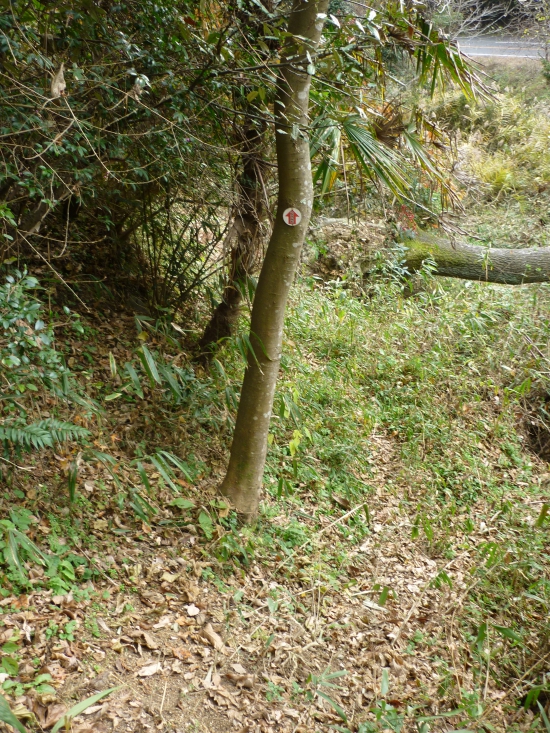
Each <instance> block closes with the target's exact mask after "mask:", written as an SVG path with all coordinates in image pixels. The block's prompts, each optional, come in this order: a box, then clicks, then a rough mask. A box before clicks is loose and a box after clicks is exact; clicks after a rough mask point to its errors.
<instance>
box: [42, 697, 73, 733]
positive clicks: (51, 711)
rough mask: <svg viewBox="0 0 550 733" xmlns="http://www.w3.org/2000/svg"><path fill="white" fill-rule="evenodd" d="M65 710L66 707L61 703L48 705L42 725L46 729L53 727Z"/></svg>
mask: <svg viewBox="0 0 550 733" xmlns="http://www.w3.org/2000/svg"><path fill="white" fill-rule="evenodd" d="M66 712H67V708H66V706H65V705H63V704H62V703H56V704H55V705H50V707H49V708H48V712H47V713H46V720H45V721H44V723H43V727H44V728H46V729H47V728H53V726H54V725H55V724H56V723H57V721H58V720H60V719H61V718H62V717H63V716H64V715H65V713H66Z"/></svg>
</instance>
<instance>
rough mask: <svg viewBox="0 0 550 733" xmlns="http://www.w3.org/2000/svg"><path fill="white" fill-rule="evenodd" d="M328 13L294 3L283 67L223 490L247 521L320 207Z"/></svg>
mask: <svg viewBox="0 0 550 733" xmlns="http://www.w3.org/2000/svg"><path fill="white" fill-rule="evenodd" d="M327 8H328V0H310V2H305V1H304V0H294V2H293V5H292V10H291V13H290V18H289V24H288V32H289V37H288V39H287V41H286V43H285V47H284V49H283V53H282V56H283V59H286V60H292V65H288V66H287V65H286V64H285V65H284V66H283V70H282V71H281V73H280V75H279V83H278V94H277V98H276V100H275V129H276V148H277V165H278V176H279V195H278V201H277V214H276V218H275V224H274V227H273V232H272V234H271V239H270V241H269V245H268V248H267V252H266V256H265V259H264V263H263V266H262V270H261V273H260V277H259V280H258V285H257V288H256V295H255V297H254V303H253V307H252V320H251V324H250V341H251V344H252V346H253V349H254V354H249V355H248V363H247V368H246V372H245V377H244V382H243V387H242V391H241V399H240V402H239V409H238V413H237V421H236V424H235V432H234V435H233V443H232V446H231V456H230V459H229V466H228V469H227V474H226V476H225V478H224V480H223V482H222V484H221V487H220V491H221V493H222V494H224V495H225V496H227V497H228V498H229V499H230V500H231V502H232V503H233V505H234V506H235V508H236V509H237V511H238V512H239V513H240V514H241V515H242V517H243V518H244V519H246V520H247V521H250V520H252V519H254V517H255V516H256V514H257V511H258V503H259V498H260V491H261V486H262V479H263V473H264V466H265V459H266V453H267V436H268V431H269V421H270V417H271V411H272V408H273V397H274V394H275V386H276V382H277V375H278V372H279V363H280V358H281V347H282V338H283V327H284V317H285V309H286V302H287V298H288V293H289V290H290V287H291V285H292V282H293V280H294V275H295V273H296V268H297V266H298V263H299V260H300V253H301V250H302V245H303V243H304V238H305V235H306V231H307V228H308V224H309V219H310V216H311V209H312V205H313V185H312V180H311V162H310V155H309V140H308V137H307V128H308V104H309V89H310V85H311V76H310V75H309V74H308V73H307V66H308V63H309V62H308V59H307V53H306V52H307V51H309V53H310V54H311V55H313V53H314V52H315V50H316V48H317V46H318V44H319V40H320V38H321V33H322V30H323V25H324V19H323V17H319V14H324V13H326V11H327ZM291 207H292V208H297V209H299V210H300V212H301V214H302V220H301V222H300V224H298V225H297V226H293V227H291V226H288V224H286V223H285V222H284V221H283V212H284V211H285V209H287V208H291Z"/></svg>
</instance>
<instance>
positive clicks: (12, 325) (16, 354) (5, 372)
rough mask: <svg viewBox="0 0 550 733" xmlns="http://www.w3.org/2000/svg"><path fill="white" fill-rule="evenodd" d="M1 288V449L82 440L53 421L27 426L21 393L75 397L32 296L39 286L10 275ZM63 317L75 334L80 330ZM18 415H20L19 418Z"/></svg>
mask: <svg viewBox="0 0 550 733" xmlns="http://www.w3.org/2000/svg"><path fill="white" fill-rule="evenodd" d="M5 280H6V281H5V284H4V285H2V286H0V326H1V328H2V331H1V337H0V368H1V372H0V377H1V379H2V382H3V389H2V394H1V395H0V405H2V404H3V405H4V410H3V411H4V415H5V417H4V420H3V424H2V425H0V445H1V446H2V447H3V449H4V453H5V454H8V453H9V452H10V451H11V450H15V451H20V450H21V449H23V450H30V449H34V450H39V449H42V448H46V447H52V446H53V445H54V444H55V443H61V442H66V441H74V440H82V439H83V438H85V437H86V436H87V435H88V434H89V431H88V430H86V429H85V428H83V427H81V426H78V425H73V424H72V423H69V422H66V421H63V420H58V419H56V418H45V419H43V420H39V421H37V422H31V423H29V422H28V420H27V416H26V411H25V410H24V409H23V408H22V407H21V405H20V403H19V400H20V398H21V395H23V394H25V393H31V394H32V393H38V392H39V391H44V390H50V391H52V392H53V393H54V394H56V395H58V396H61V397H63V398H65V399H67V398H71V397H76V395H74V386H73V384H72V380H71V374H70V371H69V370H68V369H67V367H66V366H65V363H64V360H63V357H62V355H61V354H60V352H59V351H58V350H57V349H56V348H55V340H54V331H53V325H52V322H51V321H49V322H46V320H45V319H46V317H45V315H44V313H43V305H42V303H41V302H40V301H39V300H38V299H37V298H36V297H34V296H33V295H31V292H33V291H35V290H36V289H38V288H39V284H38V280H37V279H36V278H34V277H30V276H29V275H28V274H27V273H26V272H20V271H19V270H14V271H13V272H12V273H11V274H8V275H7V276H6V278H5ZM65 315H66V316H67V317H68V318H69V321H68V322H69V323H70V324H71V325H72V326H73V327H76V329H77V330H78V331H81V330H82V326H81V325H80V322H79V320H78V319H72V318H71V314H70V311H69V310H68V309H66V313H65ZM17 413H19V415H18V414H17Z"/></svg>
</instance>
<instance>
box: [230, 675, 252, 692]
mask: <svg viewBox="0 0 550 733" xmlns="http://www.w3.org/2000/svg"><path fill="white" fill-rule="evenodd" d="M225 676H226V677H227V679H228V680H231V682H233V684H234V685H237V687H246V688H247V689H252V687H254V675H252V674H236V673H234V672H226V674H225Z"/></svg>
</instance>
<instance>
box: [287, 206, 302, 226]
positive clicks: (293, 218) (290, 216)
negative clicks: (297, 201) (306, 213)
mask: <svg viewBox="0 0 550 733" xmlns="http://www.w3.org/2000/svg"><path fill="white" fill-rule="evenodd" d="M285 216H286V219H287V222H288V225H289V226H291V227H293V226H296V224H297V223H298V219H299V217H300V214H299V213H298V212H297V211H294V209H290V211H287V212H286V214H285Z"/></svg>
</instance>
